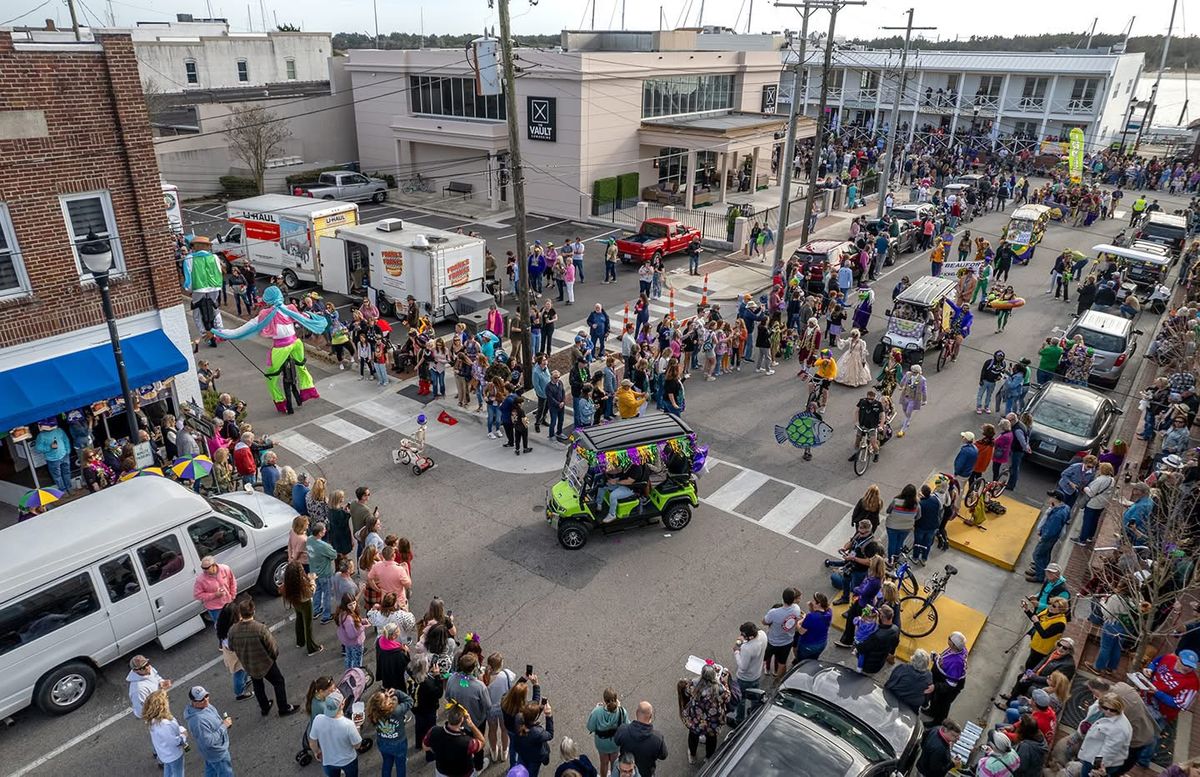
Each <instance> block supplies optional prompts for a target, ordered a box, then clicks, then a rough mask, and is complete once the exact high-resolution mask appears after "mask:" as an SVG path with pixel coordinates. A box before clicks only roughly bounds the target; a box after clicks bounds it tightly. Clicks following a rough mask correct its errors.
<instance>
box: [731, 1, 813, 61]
mask: <svg viewBox="0 0 1200 777" xmlns="http://www.w3.org/2000/svg"><path fill="white" fill-rule="evenodd" d="M747 2H749V3H750V9H749V11H748V12H747V14H746V34H747V35H749V34H750V25H751V24H753V23H754V0H747ZM804 23H805V25H807V24H808V16H805V17H804ZM800 45H801V46H803V45H804V44H803V43H801V44H800ZM801 63H803V60H801Z"/></svg>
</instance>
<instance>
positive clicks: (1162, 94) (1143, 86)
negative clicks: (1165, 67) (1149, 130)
mask: <svg viewBox="0 0 1200 777" xmlns="http://www.w3.org/2000/svg"><path fill="white" fill-rule="evenodd" d="M1153 86H1154V73H1153V72H1144V73H1142V77H1141V79H1139V80H1138V84H1137V90H1136V94H1137V97H1138V99H1139V100H1148V99H1150V89H1151V87H1153ZM1189 96H1190V98H1191V100H1190V102H1188V108H1187V116H1185V117H1184V119H1183V125H1182V126H1185V127H1186V126H1187V125H1188V123H1189V122H1192V121H1195V120H1196V119H1197V118H1200V69H1198V70H1189V71H1188V77H1187V81H1186V86H1185V81H1184V78H1183V73H1182V72H1172V73H1165V74H1163V78H1162V81H1161V82H1160V83H1159V85H1158V100H1157V102H1158V109H1157V110H1156V112H1155V114H1154V124H1155V125H1156V126H1162V127H1174V126H1176V123H1177V122H1178V121H1179V111H1180V110H1182V109H1183V103H1184V100H1186V99H1187V98H1188V97H1189Z"/></svg>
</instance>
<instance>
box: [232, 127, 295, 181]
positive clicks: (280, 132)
mask: <svg viewBox="0 0 1200 777" xmlns="http://www.w3.org/2000/svg"><path fill="white" fill-rule="evenodd" d="M291 135H292V133H291V132H290V131H289V130H288V128H287V127H286V126H284V125H283V124H282V123H281V121H280V120H279V118H278V117H276V116H275V115H274V114H273V113H272V112H271V111H269V110H267V109H266V108H263V107H262V106H247V107H243V108H234V109H233V111H232V112H231V113H230V116H229V118H228V119H226V120H225V136H226V137H227V138H229V148H230V150H231V151H232V152H233V155H234V156H235V157H236V158H237V159H240V160H241V161H242V162H243V163H245V165H246V167H248V168H249V169H250V175H251V177H253V178H254V183H255V184H256V185H257V187H258V191H259V193H260V194H261V193H262V191H263V178H264V177H265V175H266V169H267V160H269V159H272V158H274V157H277V156H279V155H280V152H282V151H283V144H284V141H286V140H287V139H288V138H289V137H291Z"/></svg>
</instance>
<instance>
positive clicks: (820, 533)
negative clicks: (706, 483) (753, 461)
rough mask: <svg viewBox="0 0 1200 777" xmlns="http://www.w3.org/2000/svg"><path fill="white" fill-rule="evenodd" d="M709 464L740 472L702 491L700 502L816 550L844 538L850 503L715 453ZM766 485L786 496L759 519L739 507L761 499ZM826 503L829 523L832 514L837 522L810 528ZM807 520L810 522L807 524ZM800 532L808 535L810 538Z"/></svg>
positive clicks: (838, 542) (839, 543)
mask: <svg viewBox="0 0 1200 777" xmlns="http://www.w3.org/2000/svg"><path fill="white" fill-rule="evenodd" d="M708 466H709V467H710V468H715V467H731V468H733V469H736V470H738V472H737V474H735V475H734V476H733V477H732V478H730V479H729V480H728V481H726V482H725V483H724V484H723V485H721V486H720V487H719V488H717V490H716V491H713V492H712V493H711V494H707V495H705V494H703V493H701V496H700V501H701V502H704V503H705V504H707V505H710V506H712V507H715V508H717V509H718V510H722V511H724V512H727V513H729V514H730V515H734V516H737V517H738V518H741V519H742V520H744V521H748V522H750V523H753V524H755V525H757V526H762V527H763V528H765V529H769V530H770V531H773V532H775V533H776V534H780V535H783V536H784V537H787V538H788V539H790V540H793V541H795V542H798V543H800V544H801V545H806V546H808V547H810V548H813V549H814V550H820V551H822V552H829V551H830V550H831V548H827V547H826V546H827V545H829V544H830V543H833V548H836V547H838V546H840V545H841V544H842V543H843V542H844V541H845V535H846V526H847V525H848V521H849V515H850V513H851V507H852V505H850V503H849V502H844V501H842V500H841V499H837V498H835V497H832V496H827V495H826V494H822V493H821V492H819V491H814V490H812V489H811V488H805V487H804V486H801V485H799V484H797V483H790V482H788V481H786V480H780V479H779V478H776V477H772V476H771V475H767V474H765V473H762V472H758V471H757V470H752V469H748V468H746V467H743V466H741V465H739V464H734V463H733V462H729V461H723V460H720V459H716V458H714V457H712V456H710V457H709V459H708ZM701 485H702V486H703V481H701ZM781 486H782V487H783V488H782V489H781V488H780V487H781ZM764 488H768V489H770V491H771V492H779V491H783V495H782V496H781V497H776V501H775V503H774V504H773V505H771V506H770V507H769V508H768V509H767V510H766V512H765V514H763V515H762V517H760V518H756V517H754V516H752V515H748V514H746V513H745V512H742V511H741V510H740V509H739V507H740V506H741V505H744V504H749V503H750V501H751V500H754V501H759V500H758V499H757V498H756V494H758V493H759V492H760V490H762V489H764ZM764 493H766V492H764ZM824 502H829V503H831V506H832V508H833V510H832V511H826V513H825V514H826V522H828V517H829V516H833V517H836V518H837V520H836V522H835V523H833V525H832V526H831V527H825V526H821V525H819V522H818V525H813V526H811V527H810V526H809V523H813V522H814V521H815V515H816V513H815V512H814V511H816V510H817V508H818V506H820V505H821V504H822V503H824ZM760 506H761V505H760ZM806 520H808V521H809V523H806ZM805 529H810V531H805ZM800 535H807V538H806V537H805V536H800Z"/></svg>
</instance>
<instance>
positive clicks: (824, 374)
mask: <svg viewBox="0 0 1200 777" xmlns="http://www.w3.org/2000/svg"><path fill="white" fill-rule="evenodd" d="M837 374H838V368H837V362H836V361H834V358H833V352H832V351H830V350H829V349H828V348H822V349H821V354H820V356H818V357H817V360H816V361H815V362H813V379H812V381H813V393H814V394H815V395H817V396H818V397H819V399H818V400H817V405H818V406H819V407H820V408H821V409H822V410H824V408H825V400H826V399H828V397H829V386H830V384H832V383H833V381H834V380H835V379H836V378H837Z"/></svg>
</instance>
